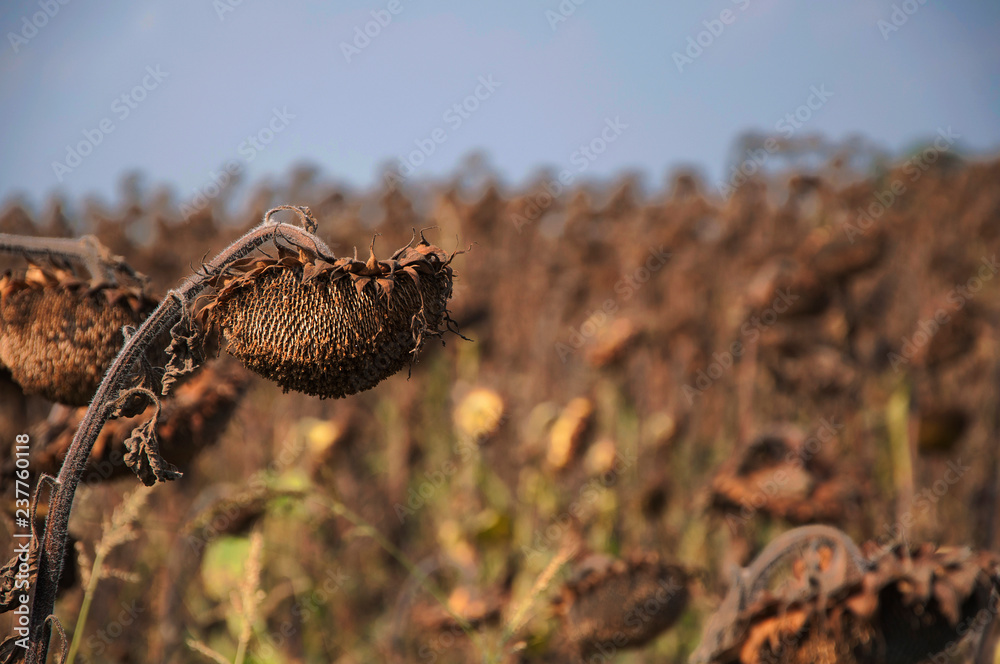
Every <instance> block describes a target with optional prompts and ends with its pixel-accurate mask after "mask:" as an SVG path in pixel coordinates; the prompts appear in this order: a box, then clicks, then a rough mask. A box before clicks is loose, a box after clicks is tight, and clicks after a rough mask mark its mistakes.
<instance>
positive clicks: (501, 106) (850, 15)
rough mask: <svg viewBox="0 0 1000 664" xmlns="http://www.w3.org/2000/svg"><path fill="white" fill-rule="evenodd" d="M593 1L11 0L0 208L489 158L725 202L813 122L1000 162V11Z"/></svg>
mask: <svg viewBox="0 0 1000 664" xmlns="http://www.w3.org/2000/svg"><path fill="white" fill-rule="evenodd" d="M64 1H65V0H64ZM577 2H580V0H562V2H561V3H560V2H559V0H541V1H538V0H536V1H529V0H504V2H483V1H475V0H464V1H461V2H459V1H457V0H456V1H450V2H446V1H440V2H432V1H430V0H419V1H418V0H365V1H353V0H352V1H347V0H344V1H340V2H318V1H312V2H277V1H271V0H216V1H215V2H213V1H212V0H172V1H170V2H162V3H154V2H141V1H130V2H124V1H108V2H102V3H94V2H84V1H83V0H68V2H66V4H60V0H41V1H39V0H34V1H25V2H20V1H11V0H5V1H4V2H2V3H0V30H2V34H3V42H2V44H0V108H2V109H3V111H2V118H3V123H2V129H0V156H2V157H0V201H2V200H6V199H8V198H10V197H11V196H12V195H16V194H21V195H24V196H26V197H27V199H28V201H29V202H31V203H33V204H38V203H40V202H41V201H42V200H43V199H44V197H46V196H47V195H48V194H50V193H52V192H54V191H59V192H62V193H63V194H65V195H67V196H69V197H71V198H76V197H79V196H81V195H84V194H89V193H96V194H98V195H100V196H102V197H105V198H110V197H112V196H113V195H114V193H115V191H116V190H117V184H118V181H119V178H120V176H121V174H122V173H123V172H125V171H127V170H131V169H139V170H140V171H141V172H142V173H143V174H144V175H145V176H146V180H147V182H149V183H166V184H168V185H171V186H173V187H175V189H176V191H177V195H178V199H179V200H183V199H188V198H190V197H191V196H192V195H193V194H194V193H195V192H196V191H198V190H200V189H204V188H205V186H206V185H207V184H208V183H210V182H211V179H212V177H213V172H215V173H216V174H217V173H218V172H219V170H220V169H222V168H225V167H226V165H230V166H231V167H233V168H236V167H238V168H239V169H240V170H241V171H242V172H243V173H244V174H245V175H246V176H247V177H248V178H249V180H257V179H259V178H261V177H264V176H281V175H283V174H285V173H287V170H288V168H289V166H290V165H292V164H295V163H300V162H303V161H305V162H310V163H314V164H316V165H317V166H319V167H320V168H321V170H322V172H323V173H324V175H325V176H327V177H329V178H334V179H337V180H342V181H345V182H348V183H351V184H354V185H358V186H370V185H371V184H373V183H374V182H376V180H377V178H379V177H381V174H382V172H383V170H384V168H385V166H386V165H387V164H392V165H395V166H396V167H397V168H398V167H399V163H400V162H399V160H400V157H401V156H402V157H404V158H405V159H407V160H408V161H409V162H410V164H411V165H413V164H415V163H417V162H419V165H416V166H415V170H414V175H413V177H416V178H422V177H427V176H439V175H445V174H450V173H453V172H454V171H455V169H456V168H457V167H458V165H459V164H460V163H461V159H462V157H463V156H465V155H467V154H469V153H470V152H471V151H473V150H482V151H484V152H485V153H486V154H487V155H488V157H489V160H490V162H491V163H492V164H493V166H494V167H495V168H496V169H497V170H498V171H499V173H500V174H501V175H502V176H503V177H504V178H505V180H506V181H508V182H510V183H513V184H518V183H521V182H524V181H525V180H526V179H527V178H528V177H530V176H531V175H532V174H533V173H535V172H536V171H537V170H538V169H539V168H541V167H546V166H547V167H551V168H553V169H556V170H559V169H563V168H573V169H577V170H580V169H582V168H583V164H584V163H585V164H586V175H587V176H597V177H603V176H611V175H615V174H619V173H621V172H622V171H623V170H626V169H630V170H637V171H639V172H641V173H643V174H644V175H645V176H646V177H647V178H648V179H649V181H650V182H652V183H653V184H654V185H658V184H659V183H660V182H661V181H662V178H663V177H664V176H665V174H666V173H668V172H669V171H670V170H672V169H673V168H674V167H676V166H679V165H694V166H697V167H699V168H701V169H702V171H703V173H704V174H705V176H706V177H707V178H708V180H709V182H710V183H712V184H714V183H717V182H719V181H721V180H722V178H723V177H724V172H725V171H724V169H725V165H726V163H727V157H728V156H729V155H730V151H731V148H732V146H733V141H734V139H735V138H736V137H737V136H738V135H739V133H740V132H742V131H744V130H747V129H757V130H761V131H765V132H772V133H774V132H777V131H778V130H777V127H778V123H779V122H781V121H782V119H783V118H785V116H786V114H789V113H792V114H793V117H794V114H795V113H796V111H797V110H798V112H799V117H800V118H803V117H807V119H806V120H805V121H804V122H801V126H800V127H793V128H792V129H793V130H794V131H796V132H801V133H802V134H805V133H813V132H821V133H823V134H825V135H826V136H827V137H829V138H830V139H833V140H838V139H843V138H844V137H847V136H849V135H851V134H853V133H861V134H863V135H865V136H867V137H869V138H871V139H872V140H874V141H876V142H877V143H878V144H879V145H881V146H883V147H884V148H885V149H887V150H889V151H891V152H892V153H894V154H902V153H903V152H905V151H906V150H907V149H910V148H912V147H913V146H914V145H916V144H917V143H918V142H920V141H921V140H924V139H927V138H932V137H933V136H934V135H935V133H936V131H937V129H938V128H945V127H948V126H950V127H952V131H953V132H954V133H957V134H958V135H960V136H961V139H960V140H959V145H960V146H961V147H962V148H963V149H964V150H966V151H971V152H978V153H994V152H995V151H997V149H998V148H1000V120H998V114H1000V3H998V2H996V1H995V0H949V1H946V0H907V1H906V2H899V1H896V2H891V1H888V0H886V1H882V0H838V1H837V2H794V1H793V0H706V1H699V2H683V3H681V2H614V3H613V2H610V1H608V0H583V1H582V2H581V3H580V4H576V3H577ZM46 8H47V10H48V13H49V14H52V15H51V16H48V15H46V14H45V11H46ZM560 8H561V9H560ZM562 19H565V20H562ZM378 20H381V23H384V25H381V24H379V23H377V22H376V21H378ZM880 21H881V23H880ZM39 26H40V27H39ZM895 28H898V29H895ZM366 30H367V32H368V33H369V34H370V35H374V36H365V37H359V36H358V35H359V33H361V34H363V33H364V32H365V31H366ZM689 40H690V41H689ZM699 41H700V42H701V43H702V45H701V46H700V47H696V46H692V44H697V42H699ZM345 45H349V48H348V46H345ZM680 56H683V57H684V58H689V59H688V60H683V59H682V58H681V57H680ZM816 91H819V92H820V93H822V94H820V95H819V96H813V97H810V95H814V93H815V92H816ZM477 94H478V98H477ZM808 102H811V103H812V105H813V107H814V108H813V109H809V110H808V111H807V112H806V111H804V110H803V109H801V108H800V106H801V105H803V104H807V103H808ZM456 104H458V105H459V106H458V108H457V109H456V108H455V105H456ZM789 127H790V125H788V124H787V123H786V125H784V126H783V127H782V130H784V131H787V130H788V129H789ZM602 134H603V139H602V140H600V141H598V140H597V139H599V138H601V137H602ZM250 137H253V140H250ZM604 139H607V141H604ZM595 141H596V143H594V142H595ZM81 143H82V145H81ZM255 143H256V144H255ZM592 143H593V144H594V145H595V146H596V147H603V148H604V149H603V150H602V152H601V154H594V153H590V154H589V155H585V156H581V153H579V152H578V150H579V148H580V147H581V145H589V144H592ZM420 146H423V148H424V149H423V154H419V155H418V154H416V153H413V151H414V150H420ZM432 148H433V150H432ZM84 153H86V154H84ZM411 153H413V154H414V156H413V157H412V158H411V157H408V156H407V155H410V154H411ZM73 154H75V155H76V157H74V156H73Z"/></svg>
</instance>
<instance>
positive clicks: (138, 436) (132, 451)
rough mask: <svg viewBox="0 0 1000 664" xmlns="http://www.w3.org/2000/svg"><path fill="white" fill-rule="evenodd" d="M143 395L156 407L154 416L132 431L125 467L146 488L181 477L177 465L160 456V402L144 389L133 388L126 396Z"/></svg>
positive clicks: (127, 442) (126, 443) (127, 444)
mask: <svg viewBox="0 0 1000 664" xmlns="http://www.w3.org/2000/svg"><path fill="white" fill-rule="evenodd" d="M130 395H142V396H144V397H146V398H147V399H149V401H150V402H151V403H153V404H154V405H155V406H156V410H155V411H154V412H153V416H152V417H151V418H150V419H148V420H146V421H145V422H143V423H142V424H140V425H139V426H137V427H136V428H135V429H133V430H132V435H131V436H130V437H129V438H128V439H127V440H126V441H125V448H126V450H127V452H126V453H125V465H127V466H128V467H129V468H131V469H132V472H134V473H135V474H136V476H137V477H138V478H139V479H140V480H141V481H142V483H143V484H145V485H146V486H152V485H153V484H155V483H156V482H166V481H168V480H175V479H177V478H178V477H181V476H182V475H183V473H181V472H180V471H179V470H178V469H177V467H176V466H175V465H173V464H172V463H170V462H168V461H165V460H164V459H163V457H162V456H160V443H159V439H157V437H156V421H157V419H158V418H159V416H160V401H159V399H157V398H156V395H155V394H153V393H152V392H151V391H149V390H146V389H142V388H138V387H136V388H132V389H131V390H129V391H128V392H127V393H126V395H125V396H130Z"/></svg>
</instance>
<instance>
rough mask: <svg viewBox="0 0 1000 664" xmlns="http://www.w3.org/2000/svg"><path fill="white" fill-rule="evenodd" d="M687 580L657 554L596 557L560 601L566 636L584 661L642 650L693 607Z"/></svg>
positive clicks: (583, 567) (579, 570)
mask: <svg viewBox="0 0 1000 664" xmlns="http://www.w3.org/2000/svg"><path fill="white" fill-rule="evenodd" d="M688 580H689V575H688V573H687V572H686V571H685V570H684V569H683V568H681V567H679V566H677V565H670V564H667V563H666V562H664V561H663V560H662V559H661V558H660V557H659V556H657V555H656V554H652V553H647V554H643V555H639V556H634V557H632V558H629V559H612V558H608V557H606V556H599V555H591V556H589V557H588V558H585V559H584V560H583V561H582V562H581V563H580V564H579V565H578V567H577V569H576V571H575V574H574V576H573V578H572V579H571V580H570V581H569V582H567V583H566V585H565V586H564V587H563V589H562V594H561V596H560V597H559V599H558V602H557V609H558V612H559V613H560V615H561V617H562V634H563V636H564V638H565V640H566V641H567V642H568V643H569V644H570V646H571V650H572V651H574V652H575V653H576V654H578V655H579V656H582V657H584V658H586V657H589V656H590V655H592V654H594V653H604V654H606V653H608V652H609V651H611V652H617V651H618V650H625V649H629V648H638V647H641V646H643V645H645V644H646V643H648V642H650V641H651V640H653V639H654V638H656V637H657V636H659V635H660V634H661V633H662V632H663V631H664V630H666V629H667V628H668V627H670V626H671V625H673V624H674V622H675V621H676V620H677V618H678V617H680V615H681V613H682V612H683V611H684V609H685V608H686V606H687V602H688V597H689V594H688ZM588 661H589V660H588Z"/></svg>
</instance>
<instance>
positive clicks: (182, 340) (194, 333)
mask: <svg viewBox="0 0 1000 664" xmlns="http://www.w3.org/2000/svg"><path fill="white" fill-rule="evenodd" d="M170 338H171V341H170V345H169V346H168V347H167V355H168V356H169V357H170V359H169V360H167V366H166V367H165V369H164V372H163V381H162V383H163V388H162V390H161V392H160V393H161V394H163V395H164V396H166V395H167V394H169V393H170V388H171V387H172V386H173V384H174V383H175V382H177V379H179V378H180V377H181V376H184V375H185V374H189V373H191V372H192V371H194V370H195V369H197V368H198V367H199V366H200V365H201V363H202V362H204V361H205V340H204V337H203V336H202V334H201V332H200V331H199V330H198V329H197V327H195V325H194V323H193V321H192V320H191V316H190V315H189V314H188V311H187V308H186V307H184V308H183V309H182V311H181V319H180V320H179V321H177V323H176V324H175V325H174V326H173V327H172V328H170Z"/></svg>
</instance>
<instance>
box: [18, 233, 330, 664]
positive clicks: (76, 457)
mask: <svg viewBox="0 0 1000 664" xmlns="http://www.w3.org/2000/svg"><path fill="white" fill-rule="evenodd" d="M265 218H266V217H265ZM10 237H12V236H3V235H0V249H3V248H5V245H4V244H3V242H4V240H5V239H8V238H10ZM278 238H282V239H286V240H289V241H294V242H300V243H302V244H304V245H306V246H308V245H312V246H314V247H317V248H319V249H325V248H326V245H325V244H324V243H323V241H322V240H320V239H319V238H317V237H316V236H314V235H312V234H311V233H309V232H307V231H305V230H303V229H301V228H299V227H297V226H292V225H291V224H283V223H278V224H275V223H267V222H265V223H264V224H261V225H260V226H257V227H256V228H254V229H253V230H251V231H249V232H247V233H246V234H245V235H244V236H243V237H241V238H239V239H238V240H236V242H234V243H232V244H231V245H229V246H228V247H226V248H225V249H223V250H222V251H221V252H220V253H219V255H218V256H216V257H215V258H213V259H212V261H211V262H210V263H208V264H207V265H206V266H205V268H203V269H202V270H199V271H198V272H197V273H196V274H193V275H191V276H189V277H187V278H186V279H185V280H184V282H183V283H182V284H181V286H180V287H179V288H177V289H175V290H172V291H170V292H169V293H168V294H167V297H165V298H163V301H162V302H161V303H160V306H158V307H157V308H156V310H155V311H153V313H152V314H150V316H149V318H147V319H146V320H145V321H144V322H143V324H142V326H141V327H140V328H139V329H138V330H137V331H136V333H135V334H134V335H132V337H130V338H129V339H128V340H127V341H126V342H125V345H124V346H123V347H122V349H121V351H120V352H119V353H118V356H117V357H116V358H115V361H114V362H113V363H112V365H111V368H110V369H108V372H107V373H106V374H105V375H104V380H103V381H101V385H100V387H98V388H97V394H96V395H95V396H94V399H93V401H91V403H90V407H89V408H88V409H87V414H86V415H85V416H84V418H83V421H82V422H81V423H80V426H79V428H78V429H77V430H76V435H74V436H73V442H72V443H71V444H70V447H69V450H68V451H67V452H66V458H65V460H64V461H63V465H62V468H61V469H60V470H59V477H58V478H57V480H56V488H55V493H54V494H53V496H52V498H51V500H50V501H49V512H48V515H47V516H46V519H45V534H44V536H43V538H42V548H41V552H40V554H39V559H38V577H37V581H36V586H35V596H34V601H33V602H32V607H31V620H30V623H29V629H30V635H31V646H30V648H29V650H28V656H27V660H26V661H27V662H29V663H30V664H45V660H46V657H47V654H48V646H49V637H50V636H51V627H49V625H48V623H47V622H46V618H48V616H49V615H50V614H51V613H52V611H53V608H54V607H55V600H56V589H57V586H58V583H59V577H60V575H61V574H62V565H63V556H64V555H65V552H66V536H67V534H68V527H69V516H70V512H71V511H72V509H73V497H74V495H75V494H76V488H77V485H78V484H79V483H80V478H81V477H82V476H83V472H84V469H85V468H86V466H87V459H88V458H89V457H90V452H91V450H92V449H93V447H94V443H95V441H96V440H97V435H98V434H99V433H100V432H101V428H102V427H103V426H104V423H105V422H106V421H107V419H108V416H109V414H110V406H111V404H112V403H114V401H115V400H116V398H117V397H118V395H119V392H120V391H121V389H122V388H123V387H125V385H126V383H127V382H128V381H129V376H130V374H131V371H132V367H133V365H134V364H135V363H136V361H137V360H138V359H139V358H140V357H141V356H142V355H143V354H144V353H145V352H146V350H147V348H148V347H149V346H150V344H152V343H153V342H154V340H155V339H156V338H157V336H159V335H160V334H161V333H162V332H163V331H165V330H169V329H170V328H171V327H173V325H174V324H175V323H177V322H178V321H179V320H180V318H181V314H182V313H183V311H184V308H186V307H187V306H189V305H190V304H191V302H192V301H193V300H194V298H195V297H196V296H197V295H198V294H199V293H200V292H201V291H203V290H204V289H205V288H206V286H207V285H208V281H209V279H211V278H212V277H213V276H214V275H215V274H217V273H218V272H219V271H220V270H222V269H225V268H226V267H227V266H228V265H229V264H231V263H232V262H233V261H236V260H239V259H240V258H243V257H244V256H246V255H247V254H249V253H250V252H252V251H253V250H255V249H256V248H257V247H259V246H261V245H262V244H264V243H266V242H269V241H272V240H275V239H278ZM327 251H328V250H327Z"/></svg>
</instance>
